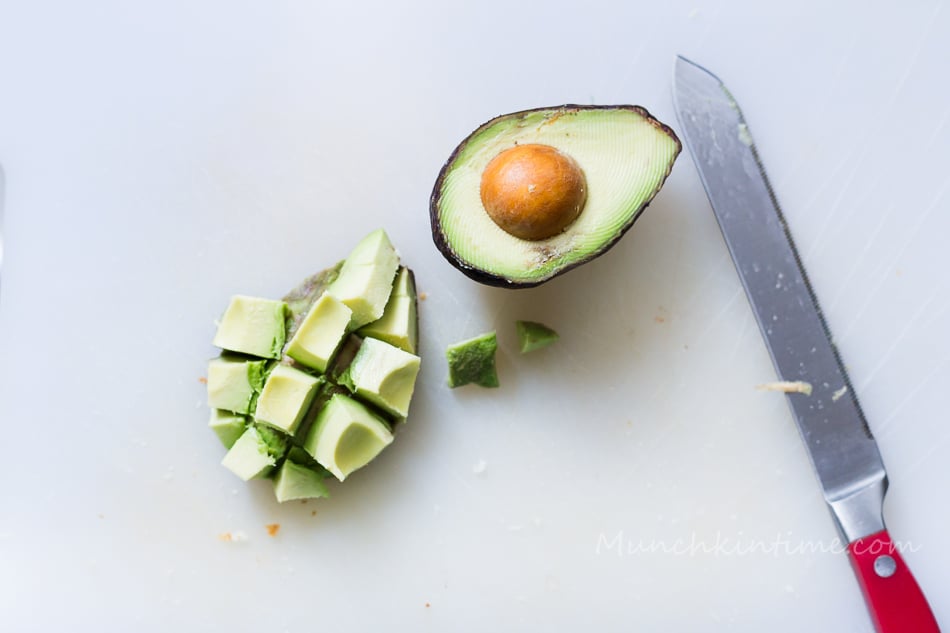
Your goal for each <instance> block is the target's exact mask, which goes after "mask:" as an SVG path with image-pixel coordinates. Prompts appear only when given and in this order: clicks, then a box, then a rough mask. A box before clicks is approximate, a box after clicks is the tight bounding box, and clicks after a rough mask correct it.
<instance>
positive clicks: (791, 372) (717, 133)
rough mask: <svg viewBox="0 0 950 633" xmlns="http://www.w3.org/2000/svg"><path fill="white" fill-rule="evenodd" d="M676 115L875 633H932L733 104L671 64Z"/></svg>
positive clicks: (832, 354)
mask: <svg viewBox="0 0 950 633" xmlns="http://www.w3.org/2000/svg"><path fill="white" fill-rule="evenodd" d="M673 102H674V105H675V108H676V116H677V118H678V119H679V122H680V127H681V128H682V131H683V134H684V136H685V139H686V146H687V147H688V148H689V151H690V154H691V155H692V157H693V161H694V162H695V163H696V167H697V169H698V170H699V175H700V178H701V179H702V182H703V187H704V188H705V189H706V195H707V196H708V197H709V202H710V203H711V204H712V208H713V211H714V212H715V214H716V219H717V220H718V222H719V228H720V229H721V230H722V235H723V237H724V238H725V241H726V245H727V246H728V248H729V252H730V253H731V255H732V259H733V261H734V262H735V264H736V269H737V270H738V272H739V278H740V279H741V281H742V285H743V286H744V288H745V291H746V295H747V296H748V298H749V303H750V304H751V305H752V310H753V312H754V313H755V318H756V321H757V322H758V324H759V329H760V330H761V331H762V335H763V337H764V338H765V343H766V346H767V347H768V349H769V354H770V355H771V357H772V363H773V364H774V365H775V371H776V372H777V373H778V375H779V378H780V380H782V381H787V382H788V383H789V384H790V385H799V386H800V387H801V388H800V389H798V391H799V392H798V393H787V394H786V396H787V399H788V403H789V406H790V407H791V410H792V413H793V415H794V417H795V421H796V423H797V424H798V430H799V432H800V434H801V436H802V440H803V441H804V442H805V446H806V447H807V449H808V454H809V456H810V458H811V462H812V466H813V467H814V469H815V472H816V474H817V475H818V480H819V482H820V483H821V487H822V491H823V492H824V497H825V501H826V502H827V503H828V506H829V508H830V509H831V514H832V516H833V517H834V519H835V522H836V524H837V527H838V530H839V531H840V533H841V535H842V537H843V538H844V539H845V541H846V542H847V543H848V554H849V558H850V560H851V564H852V567H853V568H854V572H855V574H856V575H857V578H858V583H859V584H860V585H861V590H862V592H863V593H864V598H865V601H866V602H867V605H868V609H869V611H870V613H871V619H872V620H873V621H874V626H875V628H876V630H877V631H878V632H879V633H898V632H899V633H939V628H938V627H937V621H936V619H935V618H934V616H933V613H932V612H931V610H930V606H929V605H928V604H927V600H926V598H925V597H924V594H923V592H922V591H921V590H920V587H919V586H918V585H917V581H916V580H914V577H913V575H912V574H911V572H910V570H909V569H908V568H907V565H906V564H905V563H904V561H903V559H902V558H901V556H900V553H899V551H898V548H897V546H896V545H895V544H894V542H893V541H892V540H891V537H890V535H888V533H887V529H886V528H885V527H884V518H883V503H884V493H885V491H886V490H887V473H886V472H885V470H884V463H883V462H882V461H881V455H880V453H879V452H878V448H877V442H875V440H874V436H873V435H872V434H871V430H870V428H869V427H868V424H867V421H866V420H865V418H864V413H863V412H862V411H861V406H860V404H859V403H858V400H857V396H856V395H855V393H854V389H852V387H851V382H850V380H849V379H848V374H847V372H846V371H845V368H844V365H843V363H842V362H841V358H840V356H839V355H838V350H837V349H836V348H835V345H834V343H833V341H832V338H831V334H830V332H829V330H828V326H827V324H826V323H825V320H824V317H823V316H822V313H821V308H820V307H819V306H818V301H817V299H816V297H815V293H814V290H812V287H811V284H810V283H809V281H808V277H807V276H806V274H805V269H804V267H803V266H802V262H801V258H800V257H799V256H798V252H797V250H796V249H795V244H794V242H793V241H792V236H791V234H790V232H789V229H788V224H787V223H786V221H785V217H784V216H783V215H782V212H781V210H780V209H779V206H778V202H777V201H776V199H775V194H774V193H773V191H772V188H771V186H770V185H769V182H768V179H767V178H766V176H765V169H764V168H763V167H762V162H761V161H760V160H759V156H758V153H757V152H756V150H755V145H754V144H753V142H752V136H751V134H750V133H749V128H748V126H747V125H746V122H745V119H744V118H743V116H742V112H741V111H740V110H739V106H738V104H737V103H736V101H735V99H734V98H733V97H732V95H731V94H730V93H729V91H728V90H727V89H726V87H725V86H724V85H723V83H722V82H721V81H720V80H719V79H718V78H717V77H716V76H715V75H713V74H712V73H710V72H709V71H708V70H706V69H704V68H703V67H701V66H699V65H697V64H695V63H693V62H691V61H689V60H687V59H685V58H684V57H677V59H676V63H675V66H674V72H673Z"/></svg>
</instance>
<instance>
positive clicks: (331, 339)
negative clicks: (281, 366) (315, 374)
mask: <svg viewBox="0 0 950 633" xmlns="http://www.w3.org/2000/svg"><path fill="white" fill-rule="evenodd" d="M352 316H353V311H352V310H350V309H349V308H348V307H347V306H346V304H344V303H343V302H341V301H340V300H339V299H337V298H336V297H334V296H333V295H330V294H327V293H324V294H322V295H320V298H319V299H317V300H316V301H315V302H314V304H313V306H312V307H311V308H310V311H309V312H308V313H307V316H306V317H304V320H303V321H302V322H301V323H300V327H298V328H297V331H296V332H294V335H293V337H292V338H291V339H290V343H288V344H287V355H288V356H290V357H291V358H293V359H294V360H295V361H297V362H298V363H300V364H301V365H305V366H307V367H309V368H311V369H316V370H317V371H319V372H320V373H323V372H325V371H326V370H327V365H329V364H330V359H331V358H333V354H334V353H335V352H336V350H337V348H338V347H339V346H340V342H341V341H342V340H343V337H344V336H345V335H346V328H347V326H348V325H349V323H350V318H351V317H352Z"/></svg>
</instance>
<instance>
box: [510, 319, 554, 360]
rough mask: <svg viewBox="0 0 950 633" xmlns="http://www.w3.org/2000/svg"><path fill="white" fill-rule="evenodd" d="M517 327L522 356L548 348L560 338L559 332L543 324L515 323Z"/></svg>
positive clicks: (530, 322)
mask: <svg viewBox="0 0 950 633" xmlns="http://www.w3.org/2000/svg"><path fill="white" fill-rule="evenodd" d="M515 327H516V328H517V330H518V346H519V347H520V348H521V353H522V354H527V353H528V352H533V351H534V350H537V349H541V348H542V347H547V346H548V345H550V344H551V343H553V342H554V341H556V340H558V339H559V338H560V336H558V333H557V332H555V331H554V330H552V329H551V328H549V327H548V326H546V325H544V324H543V323H536V322H534V321H515Z"/></svg>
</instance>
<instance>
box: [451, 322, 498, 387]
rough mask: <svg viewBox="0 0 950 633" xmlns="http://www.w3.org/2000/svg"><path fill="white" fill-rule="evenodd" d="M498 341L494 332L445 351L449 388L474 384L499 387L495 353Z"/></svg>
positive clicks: (452, 346)
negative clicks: (447, 363) (447, 362)
mask: <svg viewBox="0 0 950 633" xmlns="http://www.w3.org/2000/svg"><path fill="white" fill-rule="evenodd" d="M497 350H498V339H497V337H496V336H495V333H494V332H488V333H487V334H482V335H481V336H476V337H475V338H472V339H469V340H467V341H462V342H460V343H456V344H455V345H450V346H449V348H448V349H447V350H446V351H445V357H446V359H447V360H448V361H449V387H451V388H453V389H454V388H455V387H461V386H462V385H467V384H469V383H474V384H476V385H480V386H482V387H497V386H498V373H497V371H496V370H495V352H496V351H497Z"/></svg>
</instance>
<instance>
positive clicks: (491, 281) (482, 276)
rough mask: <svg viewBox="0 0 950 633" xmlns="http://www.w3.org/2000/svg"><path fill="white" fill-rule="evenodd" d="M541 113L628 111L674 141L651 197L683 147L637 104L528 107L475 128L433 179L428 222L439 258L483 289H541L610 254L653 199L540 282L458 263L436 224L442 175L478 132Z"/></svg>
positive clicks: (669, 128)
mask: <svg viewBox="0 0 950 633" xmlns="http://www.w3.org/2000/svg"><path fill="white" fill-rule="evenodd" d="M544 110H630V111H633V112H636V113H638V114H640V115H641V116H643V117H644V119H646V120H647V121H648V122H649V123H651V124H652V125H653V126H654V127H656V128H658V129H660V130H662V131H663V132H664V133H666V134H667V135H669V137H670V138H672V139H673V140H674V141H675V142H676V147H677V149H676V155H675V156H674V160H673V161H672V162H671V164H670V168H669V169H667V171H666V173H665V174H664V175H663V180H662V181H661V182H660V185H659V186H658V187H657V188H656V192H654V195H656V193H657V192H659V190H660V189H662V188H663V183H665V182H666V179H667V177H669V175H670V172H671V171H672V169H673V163H674V162H675V157H676V156H679V154H680V152H681V151H682V150H683V144H682V143H681V142H680V139H679V137H678V136H676V132H674V131H673V129H672V128H671V127H670V126H668V125H666V124H664V123H661V122H660V121H658V120H657V119H656V118H655V117H654V116H653V115H652V114H650V112H649V111H648V110H647V109H646V108H644V107H642V106H636V105H578V104H573V103H568V104H564V105H561V106H548V107H543V108H531V109H529V110H520V111H518V112H512V113H511V114H503V115H501V116H497V117H494V118H493V119H490V120H488V121H486V122H485V123H483V124H482V125H480V126H478V127H477V128H476V129H475V130H474V131H473V132H472V133H471V134H469V135H468V136H466V137H465V140H463V141H462V142H461V143H459V144H458V146H457V147H456V148H455V150H453V152H452V154H451V155H450V156H449V158H448V160H446V161H445V164H444V165H442V169H440V170H439V177H438V178H437V179H436V181H435V186H434V187H433V188H432V194H431V195H430V196H429V223H430V225H431V227H432V241H433V242H435V246H436V248H438V249H439V252H441V253H442V256H443V257H445V259H447V260H448V261H449V263H450V264H452V265H453V266H455V267H456V268H457V269H459V270H460V271H461V272H462V273H463V274H464V275H465V276H466V277H468V278H469V279H473V280H475V281H477V282H479V283H481V284H485V285H486V286H495V287H497V288H511V289H513V290H520V289H523V288H534V287H536V286H540V285H541V284H543V283H546V282H548V281H551V280H552V279H554V278H555V277H558V276H560V275H563V274H564V273H566V272H567V271H569V270H573V269H575V268H577V267H578V266H580V265H581V264H586V263H587V262H590V261H593V260H595V259H597V258H598V257H600V256H601V255H603V254H604V253H606V252H607V251H609V250H610V249H611V248H613V246H614V244H616V243H617V242H618V241H619V240H620V238H621V237H623V236H624V235H625V234H626V232H627V231H629V230H630V227H632V226H633V224H634V222H636V221H637V218H639V217H640V216H641V215H643V213H642V211H643V209H645V208H646V207H648V206H650V202H651V201H652V200H653V198H652V197H651V198H650V200H649V201H647V202H646V203H645V204H644V205H643V207H641V208H640V209H639V210H638V211H637V212H636V213H634V214H633V217H632V218H631V220H630V221H629V222H628V223H627V224H625V225H624V226H623V227H621V228H620V230H619V231H617V233H616V234H615V235H614V236H613V237H612V238H610V239H609V240H608V241H607V242H606V243H605V244H604V246H603V247H601V248H600V249H598V250H597V251H595V252H594V253H592V254H591V255H590V257H586V258H584V259H581V260H579V261H576V262H574V263H572V264H570V265H568V266H565V267H563V268H561V269H560V270H558V271H556V272H555V273H554V274H553V275H551V276H550V277H546V278H545V279H539V280H537V281H525V282H516V281H512V280H510V279H508V278H507V277H503V276H501V275H496V274H493V273H490V272H488V271H485V270H480V269H477V268H473V267H472V266H469V265H468V264H466V263H465V262H463V261H461V260H460V259H459V257H458V255H457V254H456V253H455V251H454V250H452V246H451V245H450V244H449V239H448V237H447V236H446V235H445V233H444V232H443V231H442V223H441V222H440V221H439V207H438V203H439V197H440V195H441V192H442V185H443V182H444V180H445V176H446V174H447V173H448V171H449V167H450V166H451V165H452V163H453V162H455V158H456V157H457V156H458V155H459V153H460V152H461V151H462V150H463V149H464V148H465V147H466V146H467V145H468V142H469V140H471V138H472V137H474V136H475V135H477V134H478V133H479V132H481V131H482V130H483V129H485V128H486V127H488V126H489V125H493V124H495V123H496V122H497V121H498V120H500V119H510V118H519V117H524V116H525V115H528V114H532V113H534V112H540V111H544Z"/></svg>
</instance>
